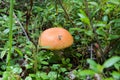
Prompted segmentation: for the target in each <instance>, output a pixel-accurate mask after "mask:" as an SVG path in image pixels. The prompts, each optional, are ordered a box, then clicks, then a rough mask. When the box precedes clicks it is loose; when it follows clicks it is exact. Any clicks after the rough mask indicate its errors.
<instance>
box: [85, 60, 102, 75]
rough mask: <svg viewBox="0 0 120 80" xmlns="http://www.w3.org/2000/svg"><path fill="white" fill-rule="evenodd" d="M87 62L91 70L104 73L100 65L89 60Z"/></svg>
mask: <svg viewBox="0 0 120 80" xmlns="http://www.w3.org/2000/svg"><path fill="white" fill-rule="evenodd" d="M87 62H88V63H89V64H90V69H92V70H94V71H95V72H99V73H101V72H103V66H101V65H100V64H97V63H96V62H95V61H94V60H92V59H87Z"/></svg>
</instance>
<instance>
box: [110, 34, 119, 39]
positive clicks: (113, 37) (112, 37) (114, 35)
mask: <svg viewBox="0 0 120 80" xmlns="http://www.w3.org/2000/svg"><path fill="white" fill-rule="evenodd" d="M117 38H120V35H116V34H110V35H109V37H108V40H113V39H117Z"/></svg>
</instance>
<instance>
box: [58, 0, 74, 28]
mask: <svg viewBox="0 0 120 80" xmlns="http://www.w3.org/2000/svg"><path fill="white" fill-rule="evenodd" d="M58 1H59V3H60V5H61V7H62V9H63V10H64V12H65V14H66V17H67V19H68V20H69V21H70V22H71V24H72V25H73V27H75V25H74V23H73V21H72V20H71V19H70V16H69V14H68V13H67V11H66V9H65V7H64V6H63V4H62V0H58Z"/></svg>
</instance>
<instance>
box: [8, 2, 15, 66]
mask: <svg viewBox="0 0 120 80" xmlns="http://www.w3.org/2000/svg"><path fill="white" fill-rule="evenodd" d="M13 7H14V0H10V13H9V22H10V25H9V26H10V27H9V29H10V32H9V53H8V54H7V60H6V62H7V65H8V66H9V65H10V60H11V54H12V40H13V31H12V27H13Z"/></svg>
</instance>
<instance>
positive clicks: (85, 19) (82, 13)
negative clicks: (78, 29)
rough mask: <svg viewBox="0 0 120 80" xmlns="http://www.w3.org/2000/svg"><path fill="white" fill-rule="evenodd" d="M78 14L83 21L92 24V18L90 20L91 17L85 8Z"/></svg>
mask: <svg viewBox="0 0 120 80" xmlns="http://www.w3.org/2000/svg"><path fill="white" fill-rule="evenodd" d="M78 16H79V17H80V20H81V21H82V22H83V23H85V24H87V25H89V26H90V20H89V18H88V17H87V15H86V14H85V12H84V11H83V10H80V13H78Z"/></svg>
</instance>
